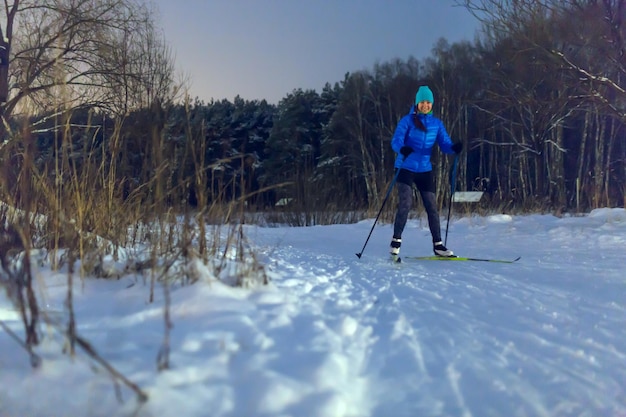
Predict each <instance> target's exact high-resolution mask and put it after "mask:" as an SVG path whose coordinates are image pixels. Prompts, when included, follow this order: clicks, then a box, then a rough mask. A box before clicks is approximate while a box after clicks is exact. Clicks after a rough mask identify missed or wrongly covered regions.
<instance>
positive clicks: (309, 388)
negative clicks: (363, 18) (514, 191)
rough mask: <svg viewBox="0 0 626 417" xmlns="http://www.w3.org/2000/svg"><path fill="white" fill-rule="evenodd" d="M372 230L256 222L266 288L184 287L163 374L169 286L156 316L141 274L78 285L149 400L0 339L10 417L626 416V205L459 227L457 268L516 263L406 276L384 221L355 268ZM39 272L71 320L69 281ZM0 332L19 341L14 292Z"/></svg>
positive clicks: (459, 222)
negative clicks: (33, 360)
mask: <svg viewBox="0 0 626 417" xmlns="http://www.w3.org/2000/svg"><path fill="white" fill-rule="evenodd" d="M372 222H373V220H367V221H363V222H360V223H358V224H352V225H334V226H316V227H309V228H288V227H279V228H258V227H253V226H247V234H248V237H249V239H250V241H251V242H252V243H253V244H254V245H255V246H256V252H257V253H258V255H259V257H260V259H261V260H262V261H263V263H265V264H266V265H267V267H268V270H269V271H270V275H271V278H272V281H271V284H270V285H269V286H266V287H262V288H255V289H240V288H231V287H228V286H226V285H223V284H220V283H218V282H216V281H211V279H210V277H208V276H207V277H206V279H205V280H203V281H201V282H198V283H196V284H194V285H191V286H184V287H181V286H176V287H173V288H172V291H171V320H172V322H173V325H174V327H173V328H172V330H171V341H170V342H171V353H170V365H171V367H170V369H168V370H164V371H161V372H159V371H158V370H157V361H156V358H157V355H158V352H159V348H160V347H161V342H162V339H163V333H164V320H163V303H164V301H163V292H162V291H161V290H160V288H157V291H156V301H155V302H153V303H149V299H148V297H149V287H148V285H147V284H146V283H145V282H144V278H143V277H140V276H132V275H130V276H125V277H123V278H121V279H120V280H102V279H100V280H96V279H86V280H84V281H82V282H81V281H80V280H79V281H78V282H77V283H76V288H75V292H76V293H75V297H76V299H75V310H76V315H77V317H78V323H77V326H78V332H79V334H80V335H81V336H82V337H83V338H85V339H86V340H88V341H89V342H90V343H91V344H92V346H94V347H95V349H96V350H97V351H98V353H99V354H100V355H102V357H103V358H105V359H106V360H107V361H109V362H110V363H111V364H112V365H113V366H114V367H115V368H116V369H117V370H118V371H120V372H121V373H122V374H124V375H125V376H126V377H127V378H129V380H130V381H132V382H133V383H135V384H137V385H138V386H139V388H141V389H142V390H143V391H144V392H145V393H147V394H148V396H149V400H148V401H147V402H146V403H145V404H143V405H141V406H138V403H137V401H136V399H135V396H134V394H133V392H132V391H131V390H130V389H129V388H127V387H126V386H125V385H123V384H119V385H117V386H116V385H115V384H114V383H113V382H112V379H111V378H110V377H109V376H108V373H107V372H105V371H104V370H103V369H102V368H101V367H100V366H99V365H97V364H95V363H94V362H93V361H92V360H91V359H89V358H88V357H87V356H86V355H85V354H84V353H83V352H82V351H81V350H80V349H78V354H77V355H76V357H75V358H74V359H71V358H69V357H68V356H66V355H64V354H63V353H62V348H63V340H62V338H61V337H60V336H58V333H57V332H55V331H52V330H51V329H49V328H45V327H44V328H42V336H43V341H42V343H41V344H40V345H39V346H38V347H37V348H36V350H35V352H36V353H37V354H38V355H39V356H41V358H42V359H43V361H42V365H41V366H40V367H39V368H36V369H33V368H31V366H30V362H29V358H28V356H27V354H26V353H25V351H24V350H23V349H22V348H21V347H20V346H19V345H18V344H17V343H16V342H15V341H14V340H13V339H12V338H11V337H9V335H8V334H7V333H6V332H5V331H4V330H2V328H0V387H2V388H1V389H0V416H2V417H22V416H29V417H57V416H77V417H78V416H80V417H88V416H131V415H134V416H138V417H147V416H150V417H157V416H158V417H169V416H173V417H196V416H197V417H205V416H229V417H245V416H255V417H256V416H267V417H269V416H272V417H278V416H281V417H283V416H284V417H286V416H294V417H307V416H318V417H340V416H346V417H347V416H376V417H391V416H393V417H403V416H407V417H409V416H411V417H413V416H463V417H469V416H475V417H487V416H494V417H495V416H498V417H500V416H520V417H522V416H589V417H591V416H593V417H596V416H597V417H624V416H626V273H625V272H624V268H625V267H626V211H625V210H624V209H601V210H595V211H593V212H591V213H589V214H588V215H585V216H576V217H564V218H557V217H554V216H551V215H528V216H508V215H496V216H489V217H471V218H469V217H468V218H461V219H453V220H452V222H451V223H450V229H449V235H448V246H449V247H450V248H451V249H453V250H454V251H455V252H456V253H457V254H459V255H463V256H471V257H479V258H498V259H512V258H515V257H517V256H521V259H520V260H519V261H518V262H516V263H513V264H500V263H487V262H445V261H412V262H409V261H405V262H403V263H402V264H400V265H393V264H390V263H389V262H388V261H387V252H388V245H389V241H390V238H391V225H389V224H378V225H376V227H375V229H374V232H373V234H372V237H371V239H370V241H369V243H368V245H367V247H366V248H365V250H364V252H363V256H362V258H361V259H359V258H357V256H355V253H357V252H360V251H361V249H362V247H363V244H364V242H365V239H366V237H367V235H368V233H369V231H370V229H371V227H372ZM443 227H444V228H445V224H444V225H443ZM430 251H431V245H430V235H429V233H428V229H427V225H426V222H425V220H421V221H420V220H411V221H409V224H408V225H407V228H406V230H405V233H404V236H403V247H402V252H403V255H409V254H410V255H429V254H430ZM37 275H38V278H39V294H38V295H39V297H40V303H41V305H42V307H43V308H44V309H45V312H46V313H47V314H49V315H52V316H55V315H56V316H57V317H58V318H60V319H62V318H64V317H65V316H66V313H65V307H64V304H63V300H64V298H65V295H66V288H65V285H66V275H65V274H63V273H54V272H51V271H50V270H49V269H46V268H42V269H40V270H39V271H38V274H37ZM0 320H1V321H2V322H3V323H4V324H5V325H6V326H8V327H9V328H10V329H12V330H13V331H15V332H16V333H17V334H18V335H20V336H22V335H23V330H22V328H21V322H20V321H19V320H18V316H17V314H16V313H15V312H14V311H13V310H12V307H11V305H10V303H9V302H8V301H7V299H6V298H5V296H4V292H2V293H0ZM117 394H120V396H121V402H120V398H118V397H117Z"/></svg>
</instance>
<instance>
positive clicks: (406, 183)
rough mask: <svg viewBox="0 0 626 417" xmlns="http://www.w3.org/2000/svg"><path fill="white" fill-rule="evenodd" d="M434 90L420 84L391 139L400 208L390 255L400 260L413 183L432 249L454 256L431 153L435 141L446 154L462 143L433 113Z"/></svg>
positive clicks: (458, 148)
mask: <svg viewBox="0 0 626 417" xmlns="http://www.w3.org/2000/svg"><path fill="white" fill-rule="evenodd" d="M433 102H434V97H433V92H432V91H431V89H430V88H428V87H427V86H421V87H420V88H419V89H418V90H417V94H416V95H415V105H414V106H412V107H411V111H410V112H409V114H407V115H406V116H404V117H403V118H402V119H401V120H400V122H399V123H398V126H396V131H395V133H394V134H393V138H392V139H391V147H392V148H393V150H394V151H395V152H396V153H397V154H398V156H397V157H396V162H395V165H394V166H395V168H396V169H399V170H400V172H399V173H398V179H397V187H398V197H399V203H398V210H397V212H396V219H395V222H394V225H393V238H392V239H391V257H392V259H393V260H394V261H398V259H399V255H400V246H401V244H402V231H403V230H404V226H405V225H406V221H407V218H408V216H409V210H410V209H411V200H412V195H411V194H412V189H411V187H412V186H413V184H415V186H416V187H417V189H418V191H419V192H420V196H421V198H422V202H423V203H424V208H425V209H426V214H427V215H428V227H429V228H430V234H431V235H432V238H433V251H434V252H435V255H437V256H448V257H451V256H454V253H453V252H452V251H451V250H449V249H448V248H446V247H445V246H444V244H443V242H442V241H441V225H440V224H439V213H438V212H437V199H436V197H435V190H436V185H435V178H434V176H433V171H432V170H433V167H432V164H431V162H430V155H431V153H432V148H433V145H434V144H435V142H437V145H439V148H440V149H441V150H442V151H443V152H444V153H448V154H451V153H457V154H458V153H460V152H461V150H462V149H463V144H461V143H460V142H457V143H453V142H452V140H451V139H450V136H448V132H446V129H445V127H444V126H443V122H442V121H441V120H439V119H438V118H436V117H435V116H433V115H432V110H433Z"/></svg>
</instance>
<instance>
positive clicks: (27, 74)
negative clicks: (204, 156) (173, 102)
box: [0, 0, 173, 126]
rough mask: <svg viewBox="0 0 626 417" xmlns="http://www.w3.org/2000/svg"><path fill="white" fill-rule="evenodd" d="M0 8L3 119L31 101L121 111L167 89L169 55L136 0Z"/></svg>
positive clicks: (35, 1)
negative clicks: (2, 12) (0, 16)
mask: <svg viewBox="0 0 626 417" xmlns="http://www.w3.org/2000/svg"><path fill="white" fill-rule="evenodd" d="M0 7H2V6H0ZM3 8H4V12H5V14H4V16H3V18H0V117H1V118H2V120H3V122H4V123H3V125H5V126H6V121H7V120H9V119H10V118H11V117H12V116H14V115H16V114H19V113H32V112H33V109H35V111H37V112H41V111H47V110H50V109H55V108H71V107H74V106H76V105H91V106H97V107H103V108H106V109H108V110H113V111H116V112H119V113H124V112H127V111H128V110H129V109H132V108H136V107H140V106H149V105H150V104H151V102H152V101H153V100H154V99H155V98H159V101H165V100H167V98H168V94H171V93H172V85H173V66H172V64H171V62H172V59H171V56H170V54H169V50H168V49H167V46H166V45H165V42H164V41H163V37H162V36H159V35H158V33H157V31H156V29H155V27H154V22H153V19H152V16H153V14H152V12H151V10H150V9H149V8H148V7H147V6H146V5H145V4H143V2H142V0H14V1H13V2H12V3H10V2H8V1H5V2H4V6H3Z"/></svg>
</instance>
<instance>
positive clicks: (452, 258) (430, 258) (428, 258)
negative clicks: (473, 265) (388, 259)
mask: <svg viewBox="0 0 626 417" xmlns="http://www.w3.org/2000/svg"><path fill="white" fill-rule="evenodd" d="M520 258H521V256H518V257H517V258H515V259H489V258H470V257H465V256H456V255H455V256H405V257H403V258H398V260H395V261H394V260H392V261H393V262H397V263H399V262H401V261H402V259H406V260H407V261H474V262H496V263H502V264H512V263H514V262H517V261H519V260H520Z"/></svg>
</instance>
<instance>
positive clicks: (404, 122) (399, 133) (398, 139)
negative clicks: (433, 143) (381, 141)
mask: <svg viewBox="0 0 626 417" xmlns="http://www.w3.org/2000/svg"><path fill="white" fill-rule="evenodd" d="M410 120H411V118H410V117H407V116H404V117H403V118H402V119H400V121H399V122H398V126H396V131H395V132H394V133H393V138H391V149H393V151H394V152H395V153H400V148H402V147H403V146H404V139H405V138H406V133H407V131H408V130H409V122H410ZM450 146H452V145H450Z"/></svg>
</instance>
